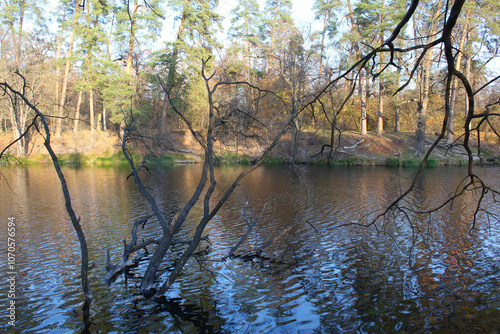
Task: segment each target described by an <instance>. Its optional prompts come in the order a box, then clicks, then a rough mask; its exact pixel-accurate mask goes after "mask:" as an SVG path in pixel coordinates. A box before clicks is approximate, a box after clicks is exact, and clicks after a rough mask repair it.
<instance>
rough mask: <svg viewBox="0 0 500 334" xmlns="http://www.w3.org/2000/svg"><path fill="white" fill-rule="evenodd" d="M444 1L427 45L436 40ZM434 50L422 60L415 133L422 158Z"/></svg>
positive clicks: (433, 21)
mask: <svg viewBox="0 0 500 334" xmlns="http://www.w3.org/2000/svg"><path fill="white" fill-rule="evenodd" d="M441 6H442V0H439V1H438V3H437V5H436V9H435V11H434V15H433V17H432V21H431V22H430V25H431V30H430V35H429V37H428V38H427V43H432V42H434V40H435V39H436V29H437V22H438V18H439V13H440V12H441ZM415 40H416V39H415ZM432 54H433V49H429V50H428V51H427V53H426V54H425V56H424V59H423V60H422V75H421V83H420V100H419V102H418V111H417V113H418V123H417V131H416V133H415V147H416V148H415V155H418V156H421V155H423V154H424V153H425V132H426V126H427V106H428V104H429V90H430V72H431V65H432Z"/></svg>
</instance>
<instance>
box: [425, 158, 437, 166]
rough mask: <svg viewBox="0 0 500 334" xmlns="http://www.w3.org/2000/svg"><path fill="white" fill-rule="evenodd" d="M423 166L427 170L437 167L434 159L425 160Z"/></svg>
mask: <svg viewBox="0 0 500 334" xmlns="http://www.w3.org/2000/svg"><path fill="white" fill-rule="evenodd" d="M425 166H426V167H428V168H434V167H437V166H439V163H438V161H437V160H436V159H429V160H427V162H426V164H425Z"/></svg>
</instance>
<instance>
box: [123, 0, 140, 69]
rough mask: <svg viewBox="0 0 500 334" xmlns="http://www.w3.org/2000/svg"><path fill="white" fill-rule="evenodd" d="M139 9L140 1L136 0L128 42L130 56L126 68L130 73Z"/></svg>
mask: <svg viewBox="0 0 500 334" xmlns="http://www.w3.org/2000/svg"><path fill="white" fill-rule="evenodd" d="M138 9H139V2H138V0H135V2H134V14H133V15H132V19H131V21H130V39H129V44H128V56H127V65H126V69H125V73H127V74H128V75H130V74H132V60H133V55H134V42H135V24H136V20H137V18H136V16H137V10H138Z"/></svg>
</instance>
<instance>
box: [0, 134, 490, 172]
mask: <svg viewBox="0 0 500 334" xmlns="http://www.w3.org/2000/svg"><path fill="white" fill-rule="evenodd" d="M435 139H436V137H435V136H429V138H428V139H427V148H428V147H430V145H431V144H432V142H433V141H434V140H435ZM11 140H12V137H11V136H10V135H7V134H3V135H0V147H5V146H6V145H8V143H9V142H10V141H11ZM327 142H328V138H326V137H324V136H323V137H322V136H321V135H319V134H317V133H307V132H304V133H301V136H300V137H299V145H298V146H297V147H298V148H297V149H296V151H295V153H294V154H293V151H292V145H291V136H288V137H287V136H286V135H285V136H284V137H283V139H282V140H281V141H280V143H279V145H278V146H277V147H276V149H275V150H274V151H273V152H272V153H271V155H270V156H269V157H268V158H267V159H266V163H267V164H287V163H291V162H295V163H299V164H319V165H326V164H330V165H331V166H390V167H398V166H403V167H416V166H419V165H420V161H421V157H418V156H415V155H414V151H415V143H414V142H415V140H414V134H413V133H404V132H397V133H396V132H388V133H385V134H384V135H383V136H381V137H378V136H376V135H373V134H368V135H366V136H361V135H359V134H357V133H355V132H349V131H345V132H344V133H343V134H342V136H341V138H340V141H339V142H337V143H336V145H337V147H336V149H335V150H333V152H332V154H331V157H330V161H328V160H329V159H328V157H329V153H330V149H329V147H326V146H324V144H325V143H327ZM52 147H53V149H54V151H55V152H56V154H57V155H58V157H59V161H60V163H61V164H63V165H94V166H114V165H124V166H127V165H128V163H127V160H126V159H125V157H124V155H123V152H121V147H120V144H119V140H118V136H117V135H116V134H114V133H112V132H99V133H96V134H95V135H94V136H93V137H92V136H91V134H90V131H80V132H78V133H76V134H75V133H64V134H63V136H62V138H59V139H53V140H52ZM473 147H476V144H475V143H474V146H473ZM264 149H265V144H263V143H258V142H257V141H253V142H250V141H247V142H242V141H241V140H240V141H239V142H234V141H233V142H232V141H231V140H225V141H224V145H222V144H221V143H220V142H216V145H215V151H216V163H218V164H251V163H252V162H253V161H255V159H256V158H257V157H258V156H259V155H260V154H261V153H262V152H263V150H264ZM481 150H482V151H481V154H480V155H478V152H477V149H476V150H475V151H474V150H473V153H474V161H475V163H477V164H493V165H499V160H500V159H499V157H500V147H499V143H498V140H497V139H495V141H493V140H490V141H485V140H483V139H482V141H481ZM156 151H157V152H156V154H154V153H155V152H153V154H152V152H149V151H147V150H145V149H144V148H143V147H140V146H137V147H136V149H135V152H136V153H135V154H134V160H135V161H142V160H143V159H144V158H145V159H146V160H147V161H148V162H149V164H151V165H171V164H185V163H200V162H202V161H203V150H202V149H201V147H200V146H199V145H198V144H197V143H196V141H195V140H194V138H193V137H192V136H191V134H190V133H189V132H188V131H183V130H177V131H171V132H170V133H169V134H168V135H167V136H166V137H165V140H164V141H163V142H162V144H161V145H157V147H156ZM14 153H15V148H14V147H13V148H11V149H10V150H9V153H8V154H6V156H5V158H4V159H2V161H1V163H3V164H6V163H8V164H27V165H32V164H49V163H51V160H50V157H49V155H48V154H47V153H46V150H45V147H44V146H43V138H41V137H37V138H35V140H34V141H33V142H32V144H31V146H30V154H29V155H28V156H27V157H18V156H16V155H15V154H14ZM292 155H294V158H293V160H292V158H291V156H292ZM466 163H467V152H466V151H465V150H464V149H463V147H461V146H456V147H454V148H453V150H449V148H448V147H446V146H445V145H444V143H443V144H442V145H438V146H437V147H436V148H435V150H434V151H433V153H432V154H431V156H430V158H429V161H428V163H427V164H428V166H461V165H465V164H466Z"/></svg>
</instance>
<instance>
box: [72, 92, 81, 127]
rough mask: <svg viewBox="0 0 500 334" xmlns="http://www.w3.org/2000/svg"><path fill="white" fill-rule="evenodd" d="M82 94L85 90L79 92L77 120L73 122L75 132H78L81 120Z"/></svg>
mask: <svg viewBox="0 0 500 334" xmlns="http://www.w3.org/2000/svg"><path fill="white" fill-rule="evenodd" d="M82 95H83V91H82V90H81V91H79V92H78V99H77V101H76V110H75V120H74V122H73V132H78V121H79V120H80V106H81V105H82Z"/></svg>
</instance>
